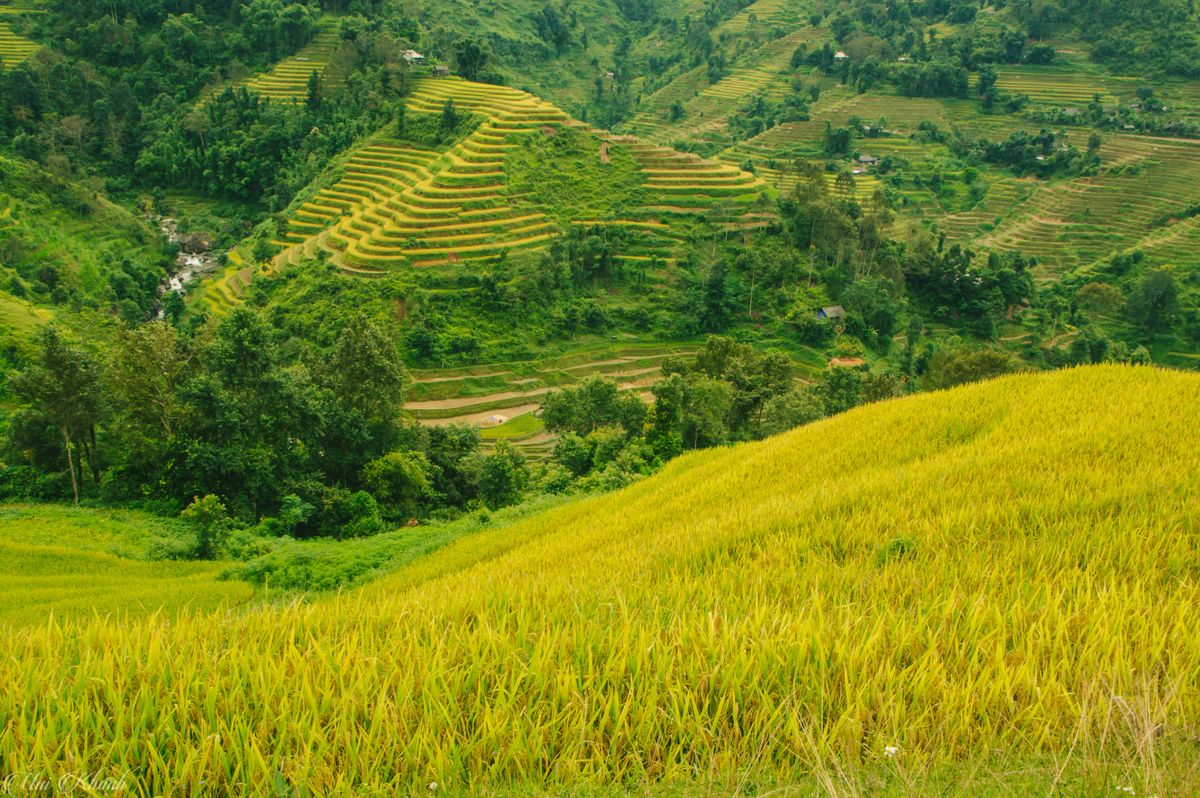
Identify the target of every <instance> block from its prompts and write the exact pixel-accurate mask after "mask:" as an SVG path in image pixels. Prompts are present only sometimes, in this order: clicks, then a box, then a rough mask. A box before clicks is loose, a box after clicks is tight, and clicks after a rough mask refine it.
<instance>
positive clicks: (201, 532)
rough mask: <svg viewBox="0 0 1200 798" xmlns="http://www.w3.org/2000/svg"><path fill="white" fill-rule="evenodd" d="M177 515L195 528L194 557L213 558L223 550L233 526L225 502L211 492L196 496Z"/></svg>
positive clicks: (201, 558)
mask: <svg viewBox="0 0 1200 798" xmlns="http://www.w3.org/2000/svg"><path fill="white" fill-rule="evenodd" d="M179 517H180V518H182V519H183V520H185V521H187V522H189V523H190V524H192V526H194V527H195V528H196V558H197V559H200V560H215V559H217V558H218V556H219V555H220V554H221V553H222V552H223V551H224V548H225V543H226V540H227V539H228V537H229V532H230V530H231V528H232V526H233V522H232V520H231V519H230V518H229V513H228V512H227V511H226V510H225V504H224V503H223V502H222V501H221V500H220V499H219V498H217V497H216V496H213V495H212V494H211V493H210V494H208V495H207V496H204V497H199V496H197V497H196V498H195V499H193V500H192V503H191V504H189V505H188V506H187V507H185V508H184V509H183V512H181V513H180V514H179Z"/></svg>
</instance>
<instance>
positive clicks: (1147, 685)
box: [0, 367, 1200, 795]
mask: <svg viewBox="0 0 1200 798" xmlns="http://www.w3.org/2000/svg"><path fill="white" fill-rule="evenodd" d="M1197 406H1200V379H1197V378H1196V377H1195V376H1193V375H1184V374H1179V373H1171V372H1165V371H1157V370H1150V369H1140V368H1127V367H1094V368H1086V369H1077V370H1070V371H1064V372H1059V373H1055V374H1051V375H1022V376H1015V377H1008V378H1005V379H1001V380H997V381H993V382H988V383H984V384H979V385H973V386H970V387H965V388H960V389H956V390H954V391H951V392H944V393H934V394H928V395H923V396H917V397H909V398H906V399H903V400H898V401H893V402H889V403H886V404H881V405H875V406H872V407H869V408H862V409H858V410H855V411H852V412H850V413H847V414H845V415H843V416H840V417H837V418H833V419H829V420H826V421H823V422H819V423H817V424H815V425H812V426H809V427H807V428H803V429H800V430H797V431H794V432H791V433H788V434H785V435H783V436H780V437H777V438H773V439H770V440H767V441H765V442H762V443H755V444H747V445H744V446H740V447H736V448H733V449H721V450H710V451H707V452H702V453H697V454H692V455H688V456H685V457H683V458H680V459H677V460H675V461H673V462H672V463H671V464H670V465H669V466H667V467H666V468H665V469H664V471H663V472H662V473H660V474H659V475H657V476H655V477H652V478H650V479H647V480H645V481H643V482H641V483H639V484H637V485H635V486H633V487H630V488H628V489H626V490H624V491H621V492H619V493H617V494H613V495H609V496H605V497H600V498H597V499H593V500H589V501H585V502H580V503H575V504H572V505H568V506H565V507H562V508H558V509H554V510H551V511H549V512H546V513H544V514H541V515H538V516H536V517H534V518H532V519H530V520H528V521H524V522H519V523H517V524H515V525H513V526H510V527H507V528H505V529H503V530H501V531H499V532H497V533H489V532H487V531H484V532H481V533H479V534H475V535H473V536H470V537H467V538H464V539H462V540H460V541H459V542H457V543H455V544H454V545H451V546H450V547H448V548H446V549H444V550H442V551H440V552H438V553H436V554H434V555H432V556H430V557H428V558H425V559H423V560H419V561H417V562H416V563H415V564H413V565H412V566H410V567H408V568H405V569H403V570H401V571H399V572H397V573H396V574H394V575H393V576H391V577H388V578H386V579H385V580H383V581H380V582H378V583H377V584H375V585H374V586H370V587H367V588H365V589H362V590H360V591H358V592H354V593H350V594H342V595H339V596H337V597H331V598H328V599H321V600H317V601H314V602H312V603H310V604H294V605H287V606H273V607H263V608H261V609H255V610H252V611H248V612H245V613H241V614H236V615H232V616H230V615H226V614H221V615H208V614H204V613H195V614H185V615H184V616H183V617H181V618H180V619H179V620H178V621H175V622H172V623H170V624H167V623H165V622H163V621H162V620H159V619H155V618H150V619H147V620H142V621H131V622H129V623H122V622H119V621H117V620H115V619H109V618H98V619H95V620H92V621H86V622H84V621H71V622H65V623H61V624H55V625H36V626H34V627H32V628H29V629H25V630H22V631H19V632H14V633H9V635H8V639H7V640H6V642H5V645H4V646H3V651H4V652H5V653H4V654H3V655H2V656H0V679H2V681H3V683H5V684H8V685H15V686H17V687H16V689H10V690H6V691H4V692H3V693H0V716H3V717H7V718H11V719H12V721H11V722H10V723H9V724H8V725H6V726H5V727H4V729H3V730H2V731H0V752H2V756H3V758H4V760H5V761H8V762H21V763H24V766H26V767H29V768H31V769H34V770H37V769H46V770H49V771H51V772H53V771H56V770H58V769H61V768H63V767H66V766H67V764H68V763H70V765H71V766H72V767H75V768H86V769H89V770H102V771H103V770H110V769H114V768H115V769H117V770H119V771H125V770H130V771H132V772H133V773H135V774H138V775H137V779H138V785H139V786H138V789H139V791H141V792H143V793H145V794H157V793H162V792H165V791H168V790H170V789H173V788H178V786H179V785H199V784H203V785H204V787H202V788H197V789H198V791H200V792H206V791H212V792H214V793H222V792H245V793H256V794H263V793H266V792H269V791H271V790H273V789H274V790H284V789H291V790H294V791H295V792H296V793H297V794H313V795H329V794H350V793H352V792H354V793H356V794H358V793H363V792H367V793H373V792H386V793H392V794H395V793H417V792H420V793H422V794H424V793H427V792H433V791H441V792H447V793H449V794H468V793H469V794H481V793H482V791H483V790H484V789H487V790H488V792H489V794H498V793H505V792H507V791H509V790H513V789H517V788H521V789H524V788H526V787H528V788H530V789H531V790H533V791H536V790H537V789H540V788H552V787H554V786H555V785H568V784H569V785H572V787H573V788H575V789H581V788H582V787H583V785H586V784H591V785H596V786H600V785H609V786H610V788H611V786H612V785H616V784H622V785H624V786H625V788H627V789H629V790H632V791H636V792H638V793H639V794H641V793H642V792H643V790H648V789H651V788H653V789H658V788H660V787H663V786H664V785H667V784H676V785H680V784H692V785H694V786H693V787H691V788H682V787H681V789H682V790H683V791H684V792H686V794H708V793H713V794H729V793H730V791H732V790H741V791H743V792H747V793H754V792H765V791H767V790H768V789H769V788H770V787H771V785H774V784H777V783H782V784H788V783H790V784H792V786H793V788H794V791H795V794H798V795H807V794H812V793H813V792H814V791H817V792H820V793H821V794H850V795H859V794H873V795H891V794H896V795H900V794H904V795H912V794H932V793H935V792H936V793H937V794H943V795H976V794H979V792H980V790H982V789H986V788H988V787H994V786H995V785H996V784H998V783H1003V784H1005V785H1007V789H1008V790H1009V792H1006V793H1004V794H1012V792H1011V791H1012V790H1015V791H1016V792H1017V793H1018V794H1022V793H1034V792H1036V793H1039V794H1045V793H1047V792H1054V791H1055V790H1057V791H1058V792H1057V793H1055V794H1067V795H1102V794H1113V793H1114V791H1115V790H1117V789H1118V788H1120V789H1121V790H1127V791H1130V792H1131V793H1136V794H1138V795H1142V794H1158V795H1186V794H1194V793H1195V792H1196V790H1197V789H1198V788H1200V781H1198V779H1200V774H1198V773H1197V772H1196V770H1195V767H1194V763H1195V762H1196V761H1197V756H1198V755H1200V751H1198V750H1197V742H1196V734H1195V730H1196V728H1197V723H1198V722H1200V701H1198V699H1197V693H1196V690H1195V686H1196V684H1197V683H1198V681H1200V639H1198V638H1197V637H1196V635H1195V634H1194V630H1193V626H1194V622H1193V619H1194V618H1195V616H1196V613H1197V611H1198V610H1200V555H1198V551H1200V549H1198V544H1200V529H1198V528H1197V516H1196V492H1195V491H1196V487H1195V486H1196V485H1197V484H1200V454H1198V453H1197V450H1196V448H1195V446H1193V445H1192V443H1191V441H1192V433H1193V432H1194V430H1193V429H1192V424H1191V419H1189V418H1188V417H1187V415H1186V414H1185V413H1181V412H1180V408H1187V407H1197ZM131 661H132V662H137V663H139V665H138V667H137V668H136V669H133V670H131V669H129V668H128V666H127V664H126V663H129V662H131ZM97 685H102V687H97ZM167 702H169V703H170V705H171V706H172V707H174V710H173V711H171V712H163V711H162V708H163V706H164V705H165V704H166V703H167ZM147 741H153V742H152V743H150V744H147ZM218 741H220V742H218ZM804 785H808V786H807V787H805V786H804ZM786 792H787V790H785V793H786Z"/></svg>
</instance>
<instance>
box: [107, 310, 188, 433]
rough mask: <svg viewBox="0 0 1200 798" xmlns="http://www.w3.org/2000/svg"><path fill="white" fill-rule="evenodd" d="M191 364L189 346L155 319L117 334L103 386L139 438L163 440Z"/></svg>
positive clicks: (171, 425) (172, 430) (171, 424)
mask: <svg viewBox="0 0 1200 798" xmlns="http://www.w3.org/2000/svg"><path fill="white" fill-rule="evenodd" d="M194 365H195V348H194V347H192V346H190V345H189V344H188V342H187V341H186V340H184V339H183V338H182V336H180V335H179V332H178V331H177V330H176V329H175V328H174V327H172V326H171V325H169V324H167V323H165V322H161V321H156V322H151V323H149V324H143V325H141V326H140V327H134V328H132V329H128V328H127V329H123V330H121V331H120V332H118V333H117V337H116V342H115V344H114V346H113V350H112V355H111V357H110V359H109V364H108V369H107V372H106V373H105V378H106V379H105V383H106V385H107V387H108V389H109V393H110V394H111V395H112V397H113V399H114V400H115V404H116V406H117V408H118V413H119V415H120V417H121V418H122V419H123V421H124V423H125V424H126V426H127V427H128V428H130V431H132V432H133V433H134V434H135V435H136V436H137V437H138V438H140V439H142V440H152V439H158V438H163V439H168V438H170V437H172V436H173V435H174V434H175V427H176V425H177V423H178V417H179V414H180V407H179V405H180V400H179V395H178V392H179V388H180V386H181V385H182V384H183V382H184V380H185V379H186V378H187V377H188V376H189V374H190V373H191V371H192V367H193V366H194Z"/></svg>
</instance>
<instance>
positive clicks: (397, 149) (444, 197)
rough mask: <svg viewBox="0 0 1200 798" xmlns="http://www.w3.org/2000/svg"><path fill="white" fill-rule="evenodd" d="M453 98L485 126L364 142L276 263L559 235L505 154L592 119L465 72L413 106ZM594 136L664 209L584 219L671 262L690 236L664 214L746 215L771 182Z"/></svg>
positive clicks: (413, 99) (421, 88)
mask: <svg viewBox="0 0 1200 798" xmlns="http://www.w3.org/2000/svg"><path fill="white" fill-rule="evenodd" d="M448 100H453V102H454V104H455V107H456V108H457V109H458V110H459V111H460V112H470V113H473V114H476V115H478V116H480V117H482V120H483V121H482V122H481V124H480V125H479V126H478V127H477V128H476V129H475V130H473V131H472V132H471V133H469V134H468V135H467V136H465V137H464V138H463V139H462V140H461V141H459V142H457V143H455V144H454V145H453V146H452V147H450V148H449V149H448V150H445V151H435V150H429V149H424V148H420V147H417V146H415V145H413V144H410V143H408V142H405V141H400V140H396V139H389V138H381V137H376V138H375V139H373V140H372V141H370V142H368V143H367V144H364V145H363V146H361V147H359V148H358V149H357V150H355V151H354V152H353V153H351V155H350V157H349V158H348V160H347V162H346V163H345V164H344V166H342V167H341V171H340V177H339V179H337V180H336V181H335V182H334V183H333V185H331V186H330V187H328V188H325V189H322V190H321V191H319V192H318V193H317V194H316V195H315V196H314V197H313V198H312V199H311V200H310V201H308V202H306V203H304V204H303V205H301V206H300V207H299V208H298V209H296V210H295V211H294V212H293V214H292V215H291V216H290V217H289V220H288V225H287V229H286V232H285V233H284V235H283V237H282V239H281V240H280V241H279V242H277V243H279V244H280V245H281V246H282V247H284V251H283V253H282V254H281V255H280V256H279V258H278V259H277V261H278V262H279V263H280V264H284V263H299V262H301V261H302V260H303V259H305V258H312V257H314V256H315V255H316V253H317V252H318V251H319V250H320V249H325V250H327V251H330V252H331V253H332V255H333V258H334V262H335V263H336V264H337V265H338V267H339V268H341V269H342V270H343V271H345V272H348V273H351V274H357V275H362V276H373V275H380V274H384V273H386V271H387V270H389V269H393V268H396V267H398V266H402V265H411V266H417V267H422V266H438V265H444V264H452V263H463V262H469V261H479V260H488V259H495V258H497V257H499V256H500V255H501V254H504V253H529V252H537V251H539V250H542V249H544V248H546V247H547V246H548V245H549V242H550V241H551V240H552V239H553V238H555V237H557V236H559V235H561V234H562V233H563V230H562V229H561V228H560V226H559V225H558V224H556V223H555V222H554V220H553V219H552V218H551V216H550V215H549V214H548V212H547V211H549V210H551V209H548V208H541V207H538V206H537V205H536V203H530V202H526V201H524V200H525V199H526V198H524V197H520V196H515V195H514V194H513V193H512V192H511V191H509V190H508V187H507V185H506V176H505V171H504V170H505V159H506V158H507V157H508V156H509V154H510V153H511V152H513V150H514V149H516V148H517V147H519V146H520V142H521V141H522V139H523V138H525V137H529V136H533V135H547V136H548V135H556V130H558V129H559V128H561V127H562V126H572V127H585V126H583V125H581V123H579V122H575V121H573V120H571V119H570V118H569V117H568V116H567V114H566V113H565V112H563V111H562V110H560V109H559V108H557V107H555V106H554V105H552V104H550V103H548V102H545V101H544V100H540V99H538V98H537V97H534V96H533V95H531V94H528V93H526V92H523V91H520V90H517V89H513V88H509V87H505V86H493V85H488V84H482V83H473V82H470V81H466V80H462V79H460V78H432V77H422V78H416V79H414V81H413V89H412V92H411V94H410V95H409V98H408V101H407V102H408V108H409V111H410V112H414V113H429V114H436V113H440V112H441V110H442V108H443V107H444V105H445V103H446V102H447V101H448ZM593 132H595V133H597V135H598V136H599V137H600V138H599V139H598V140H597V153H596V158H597V162H598V163H599V161H600V159H601V158H602V157H603V156H602V155H601V153H600V141H604V142H606V144H605V146H608V147H614V148H615V147H627V148H628V150H629V152H630V153H631V154H632V155H633V158H634V159H635V160H636V162H637V164H638V166H640V167H641V170H642V172H643V174H644V180H645V188H646V189H648V193H649V194H650V195H651V196H652V197H653V198H654V204H651V205H648V206H646V207H645V208H631V209H629V218H621V219H594V220H577V221H578V222H579V223H589V224H590V223H597V224H618V225H623V226H625V227H626V228H627V229H628V230H630V231H636V232H637V233H639V235H641V237H642V238H645V239H646V252H647V253H652V254H655V255H661V256H663V257H669V255H670V252H671V250H672V248H673V246H674V245H675V243H676V242H677V241H678V240H679V239H680V238H681V237H682V236H681V234H680V233H678V232H675V231H673V230H671V229H670V227H669V225H667V224H664V223H663V221H662V217H664V216H667V217H671V216H680V215H696V214H706V215H708V217H709V218H711V219H713V220H715V221H718V222H732V221H736V220H738V218H739V217H740V216H741V215H742V214H743V213H744V212H745V211H746V206H747V205H748V204H749V203H751V202H753V201H754V200H755V199H756V198H757V197H758V195H759V193H760V192H761V189H762V184H761V181H758V180H757V179H756V178H755V177H754V176H753V175H750V174H747V173H745V172H742V171H741V170H740V169H737V168H731V167H729V166H727V165H723V164H720V163H716V162H711V161H704V160H702V159H699V158H696V157H694V156H686V155H682V154H680V153H676V152H674V151H673V150H668V149H666V148H662V147H656V146H654V145H648V144H644V143H641V142H638V141H636V140H633V139H630V138H628V137H609V136H608V135H607V134H605V133H603V132H602V131H593ZM730 204H731V205H732V207H730V208H727V207H725V206H726V205H730ZM646 257H647V259H648V258H649V257H650V255H649V254H647V255H646Z"/></svg>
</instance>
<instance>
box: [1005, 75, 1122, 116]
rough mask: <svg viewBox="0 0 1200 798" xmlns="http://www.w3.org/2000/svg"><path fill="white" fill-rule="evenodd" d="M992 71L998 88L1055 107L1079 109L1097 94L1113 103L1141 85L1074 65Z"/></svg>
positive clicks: (1106, 101)
mask: <svg viewBox="0 0 1200 798" xmlns="http://www.w3.org/2000/svg"><path fill="white" fill-rule="evenodd" d="M996 73H997V80H996V87H997V88H998V89H1000V91H1002V92H1008V93H1011V94H1028V95H1029V99H1030V100H1031V101H1033V102H1035V103H1040V104H1044V105H1053V106H1056V107H1072V106H1074V107H1079V108H1082V107H1083V106H1085V105H1087V104H1088V103H1089V102H1090V101H1091V99H1092V97H1094V96H1095V95H1097V94H1099V95H1100V98H1101V101H1102V102H1104V103H1115V102H1116V101H1117V99H1118V96H1127V95H1132V94H1133V92H1134V90H1135V89H1136V88H1137V87H1138V86H1139V85H1141V81H1138V80H1137V79H1135V78H1118V77H1113V76H1109V75H1094V74H1090V73H1088V72H1086V71H1083V70H1080V69H1078V68H1065V67H1064V68H1055V67H1034V66H1009V67H1001V68H999V69H997V70H996Z"/></svg>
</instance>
